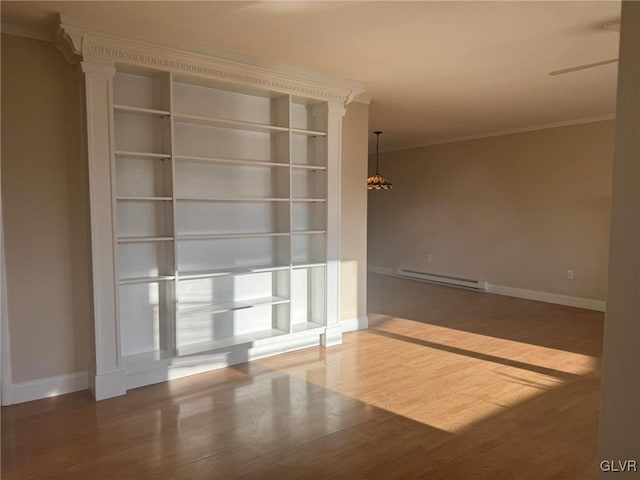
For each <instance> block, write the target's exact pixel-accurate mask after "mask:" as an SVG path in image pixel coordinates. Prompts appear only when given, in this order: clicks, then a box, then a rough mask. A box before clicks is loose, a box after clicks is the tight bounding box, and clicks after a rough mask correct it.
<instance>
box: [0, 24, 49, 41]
mask: <svg viewBox="0 0 640 480" xmlns="http://www.w3.org/2000/svg"><path fill="white" fill-rule="evenodd" d="M0 31H1V32H2V33H5V34H7V35H14V36H16V37H24V38H31V39H33V40H42V41H43V42H50V41H51V40H52V39H53V34H52V33H51V32H47V31H46V30H45V29H42V28H36V27H24V26H22V25H14V24H12V23H4V22H2V24H0Z"/></svg>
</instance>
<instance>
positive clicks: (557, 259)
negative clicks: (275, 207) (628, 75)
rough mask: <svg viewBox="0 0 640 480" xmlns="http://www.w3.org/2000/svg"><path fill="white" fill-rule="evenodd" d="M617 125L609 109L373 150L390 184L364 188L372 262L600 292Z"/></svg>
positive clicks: (591, 294) (585, 293) (546, 288)
mask: <svg viewBox="0 0 640 480" xmlns="http://www.w3.org/2000/svg"><path fill="white" fill-rule="evenodd" d="M614 131H615V125H614V121H605V122H598V123H589V124H583V125H574V126H569V127H562V128H553V129H546V130H539V131H533V132H526V133H519V134H512V135H504V136H499V137H491V138H484V139H477V140H470V141H464V142H457V143H449V144H442V145H434V146H430V147H422V148H416V149H411V150H404V151H398V152H390V153H387V154H383V155H381V172H382V174H383V175H384V176H385V177H386V178H388V179H389V180H390V181H391V182H393V184H394V186H395V189H394V190H392V191H373V192H371V193H370V194H369V236H368V239H369V265H374V266H381V267H391V268H398V267H412V268H415V269H419V270H421V271H429V272H435V273H441V274H446V275H453V276H461V277H465V278H473V279H478V280H487V281H489V282H490V283H492V284H495V285H502V286H508V287H516V288H524V289H530V290H538V291H543V292H552V293H557V294H564V295H572V296H577V297H585V298H591V299H598V300H603V299H604V298H605V292H606V275H607V249H608V238H609V215H610V213H609V211H610V203H611V169H612V161H613V139H614ZM382 140H384V137H383V139H382ZM371 160H372V159H370V171H373V168H375V167H374V166H373V163H372V162H371ZM429 254H430V255H431V259H432V261H431V263H429V262H428V261H427V255H429ZM567 270H574V272H575V279H574V280H568V279H567Z"/></svg>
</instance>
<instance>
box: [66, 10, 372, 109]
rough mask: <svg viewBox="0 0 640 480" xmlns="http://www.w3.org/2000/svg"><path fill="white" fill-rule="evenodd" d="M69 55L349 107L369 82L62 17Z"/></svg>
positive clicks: (73, 57) (68, 57) (72, 57)
mask: <svg viewBox="0 0 640 480" xmlns="http://www.w3.org/2000/svg"><path fill="white" fill-rule="evenodd" d="M56 39H57V43H58V46H59V48H60V49H61V50H62V51H63V52H66V55H65V56H66V57H67V59H76V61H77V60H78V59H80V58H81V59H82V60H83V61H92V62H101V63H104V62H107V63H112V64H119V65H133V66H138V67H145V68H152V69H158V70H163V71H171V72H174V73H178V74H186V75H190V76H200V77H205V78H209V79H217V80H221V81H232V82H235V83H243V84H245V85H248V86H252V87H258V88H268V89H269V90H274V91H279V92H283V93H288V94H291V95H301V96H305V97H310V98H316V99H320V100H326V101H329V102H338V103H341V104H342V105H346V104H348V103H349V102H351V101H352V100H353V98H354V97H356V96H358V95H360V94H361V93H363V92H364V87H365V86H364V83H362V82H359V81H355V80H350V79H345V78H342V77H333V76H328V75H323V74H315V73H312V72H304V73H303V72H301V71H300V70H297V69H282V68H275V67H274V66H273V65H268V66H265V64H264V62H261V63H260V64H257V63H245V62H240V61H237V60H231V59H228V58H224V57H212V56H209V55H202V54H200V53H194V52H188V51H184V50H180V49H176V48H173V47H168V46H163V45H158V44H152V43H147V42H142V41H139V40H134V39H132V38H129V37H124V36H121V35H114V34H111V33H108V32H106V31H105V30H104V29H100V30H94V29H91V28H87V27H85V26H84V25H83V24H82V23H81V22H79V21H77V20H73V19H70V18H69V17H66V16H63V15H61V22H60V26H59V30H58V34H57V36H56Z"/></svg>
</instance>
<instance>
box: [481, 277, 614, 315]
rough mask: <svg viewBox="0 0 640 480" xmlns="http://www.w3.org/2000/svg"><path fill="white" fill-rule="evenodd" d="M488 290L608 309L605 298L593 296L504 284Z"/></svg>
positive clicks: (540, 300) (592, 308)
mask: <svg viewBox="0 0 640 480" xmlns="http://www.w3.org/2000/svg"><path fill="white" fill-rule="evenodd" d="M487 292H488V293H493V294H496V295H505V296H507V297H516V298H523V299H526V300H536V301H538V302H546V303H553V304H556V305H564V306H566V307H576V308H585V309H587V310H595V311H597V312H604V311H606V307H607V304H606V302H605V301H604V300H595V299H593V298H584V297H572V296H570V295H561V294H559V293H551V292H541V291H538V290H527V289H526V288H515V287H505V286H503V285H492V284H488V285H487Z"/></svg>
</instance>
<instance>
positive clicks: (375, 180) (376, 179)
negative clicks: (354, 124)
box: [367, 132, 393, 190]
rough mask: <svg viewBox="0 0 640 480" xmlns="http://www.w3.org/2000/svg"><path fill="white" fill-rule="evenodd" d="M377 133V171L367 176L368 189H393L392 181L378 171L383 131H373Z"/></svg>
mask: <svg viewBox="0 0 640 480" xmlns="http://www.w3.org/2000/svg"><path fill="white" fill-rule="evenodd" d="M373 133H375V134H376V173H375V174H374V175H372V176H370V177H369V178H367V190H391V189H392V188H393V185H392V183H391V182H390V181H389V180H387V179H386V178H384V177H383V176H382V175H380V173H379V172H378V164H379V163H380V162H379V155H380V135H381V134H382V132H373Z"/></svg>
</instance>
